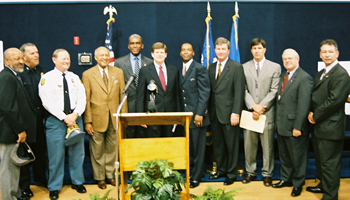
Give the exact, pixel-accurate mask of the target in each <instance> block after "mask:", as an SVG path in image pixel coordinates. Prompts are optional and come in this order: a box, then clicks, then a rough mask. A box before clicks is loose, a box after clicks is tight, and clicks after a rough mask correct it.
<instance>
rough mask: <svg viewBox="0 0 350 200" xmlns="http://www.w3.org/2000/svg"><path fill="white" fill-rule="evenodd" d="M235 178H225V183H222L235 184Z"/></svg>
mask: <svg viewBox="0 0 350 200" xmlns="http://www.w3.org/2000/svg"><path fill="white" fill-rule="evenodd" d="M235 180H236V179H235V178H230V177H228V176H227V177H226V179H225V181H224V185H232V184H233V183H234V182H235Z"/></svg>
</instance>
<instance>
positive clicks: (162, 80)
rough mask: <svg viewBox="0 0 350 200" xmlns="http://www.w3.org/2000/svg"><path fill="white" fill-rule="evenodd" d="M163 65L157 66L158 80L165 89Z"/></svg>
mask: <svg viewBox="0 0 350 200" xmlns="http://www.w3.org/2000/svg"><path fill="white" fill-rule="evenodd" d="M162 69H163V67H162V66H159V80H160V82H161V83H162V86H163V89H164V91H165V90H166V84H165V77H164V72H163V70H162Z"/></svg>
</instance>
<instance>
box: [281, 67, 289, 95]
mask: <svg viewBox="0 0 350 200" xmlns="http://www.w3.org/2000/svg"><path fill="white" fill-rule="evenodd" d="M288 77H289V72H287V73H286V75H284V77H283V83H282V87H281V90H280V95H281V94H282V92H283V90H284V86H286V84H287V82H288Z"/></svg>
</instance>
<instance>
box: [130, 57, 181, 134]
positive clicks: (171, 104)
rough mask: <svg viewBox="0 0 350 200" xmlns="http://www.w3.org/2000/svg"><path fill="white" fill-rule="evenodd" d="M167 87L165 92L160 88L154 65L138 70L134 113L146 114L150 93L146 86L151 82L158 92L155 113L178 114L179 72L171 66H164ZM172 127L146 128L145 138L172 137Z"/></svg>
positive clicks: (179, 107) (179, 109)
mask: <svg viewBox="0 0 350 200" xmlns="http://www.w3.org/2000/svg"><path fill="white" fill-rule="evenodd" d="M166 69H167V80H168V82H167V85H166V91H164V89H163V88H162V84H161V82H160V80H159V77H158V73H157V70H156V68H155V66H154V63H153V62H152V63H151V64H149V65H147V66H146V67H142V68H141V69H140V75H139V84H138V88H137V93H136V99H137V102H136V111H137V112H148V103H149V102H150V92H149V91H148V90H147V85H148V84H149V83H150V81H151V80H154V81H155V84H156V85H157V87H158V92H157V93H156V94H155V104H156V107H157V112H180V111H181V99H180V89H179V87H180V84H179V70H178V69H177V67H175V66H173V65H169V64H166ZM171 129H172V126H148V128H147V129H146V130H145V132H146V135H147V137H160V136H174V134H173V133H172V132H171Z"/></svg>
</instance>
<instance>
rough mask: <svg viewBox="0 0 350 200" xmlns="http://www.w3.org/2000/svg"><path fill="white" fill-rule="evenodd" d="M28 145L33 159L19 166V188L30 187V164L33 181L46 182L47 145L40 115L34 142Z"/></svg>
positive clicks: (26, 188) (27, 188)
mask: <svg viewBox="0 0 350 200" xmlns="http://www.w3.org/2000/svg"><path fill="white" fill-rule="evenodd" d="M28 145H29V146H30V148H31V149H32V150H33V153H34V155H35V161H33V162H31V163H29V164H27V165H25V166H22V167H21V175H20V179H19V187H20V189H21V190H29V189H30V188H29V186H30V178H31V176H30V166H32V170H33V179H34V182H35V183H37V182H40V183H42V184H47V178H46V175H45V173H46V170H47V146H46V136H45V131H44V127H43V118H42V117H40V118H39V117H37V132H36V142H34V143H29V144H28Z"/></svg>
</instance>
